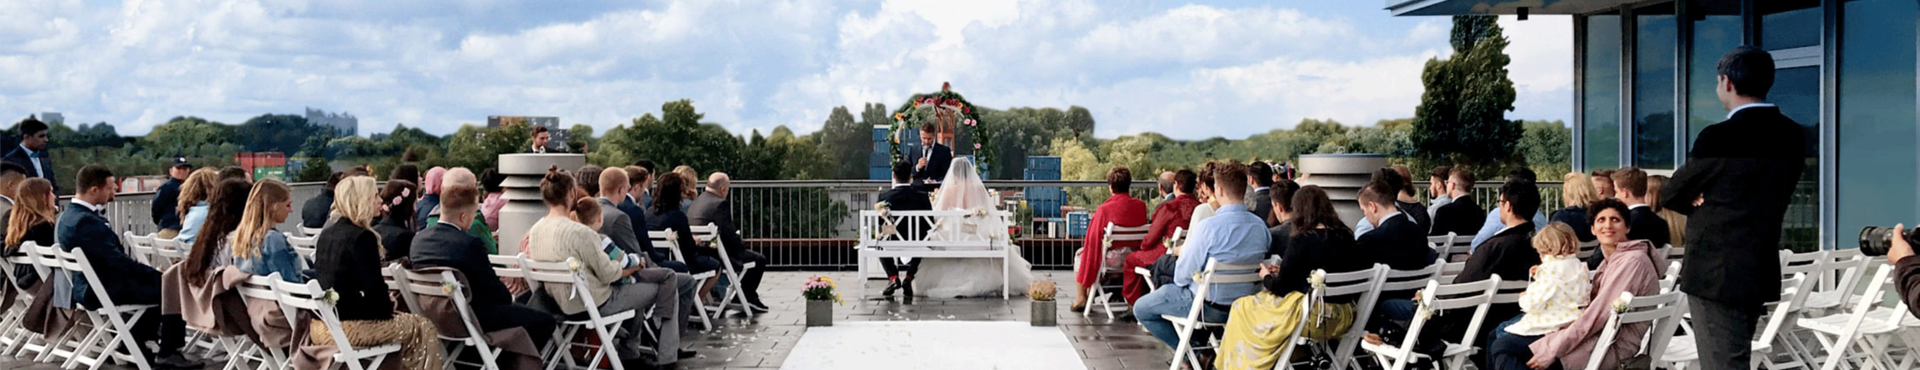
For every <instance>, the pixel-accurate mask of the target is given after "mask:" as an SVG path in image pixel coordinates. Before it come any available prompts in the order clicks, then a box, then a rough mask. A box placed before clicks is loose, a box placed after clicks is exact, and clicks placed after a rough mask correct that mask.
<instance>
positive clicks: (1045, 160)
mask: <svg viewBox="0 0 1920 370" xmlns="http://www.w3.org/2000/svg"><path fill="white" fill-rule="evenodd" d="M1027 170H1028V171H1034V170H1039V171H1052V172H1056V173H1057V172H1060V157H1046V156H1030V157H1027Z"/></svg>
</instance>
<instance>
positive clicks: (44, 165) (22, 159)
mask: <svg viewBox="0 0 1920 370" xmlns="http://www.w3.org/2000/svg"><path fill="white" fill-rule="evenodd" d="M48 149H52V148H48ZM6 161H8V162H13V164H17V165H20V167H25V168H26V169H27V177H38V178H43V179H47V183H48V184H50V185H53V193H54V194H60V181H59V180H54V179H53V178H55V177H58V176H54V175H53V173H52V172H53V160H52V159H48V158H47V151H46V150H41V151H38V152H35V153H33V156H32V158H28V156H27V151H26V148H25V147H20V146H15V147H14V148H13V150H9V151H7V157H6ZM34 162H40V170H41V171H46V173H34V169H33V163H34Z"/></svg>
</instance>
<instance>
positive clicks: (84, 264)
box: [52, 245, 118, 307]
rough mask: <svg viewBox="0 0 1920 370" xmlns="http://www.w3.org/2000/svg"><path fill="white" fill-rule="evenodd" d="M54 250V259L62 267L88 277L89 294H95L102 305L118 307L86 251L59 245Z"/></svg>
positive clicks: (95, 297)
mask: <svg viewBox="0 0 1920 370" xmlns="http://www.w3.org/2000/svg"><path fill="white" fill-rule="evenodd" d="M52 250H53V255H54V261H56V262H57V263H58V264H59V265H60V268H61V269H64V270H67V271H68V272H77V273H80V276H81V278H82V279H87V285H88V287H87V290H88V291H89V292H88V293H87V294H90V295H93V296H94V299H95V300H98V301H99V302H100V307H118V305H116V304H114V303H113V297H110V296H108V295H107V285H106V283H104V281H103V280H100V274H99V273H98V272H95V271H94V270H93V264H92V263H91V262H89V261H87V253H86V251H84V250H78V249H77V248H76V250H64V249H60V248H57V245H56V248H52Z"/></svg>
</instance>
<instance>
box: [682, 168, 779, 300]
mask: <svg viewBox="0 0 1920 370" xmlns="http://www.w3.org/2000/svg"><path fill="white" fill-rule="evenodd" d="M732 185H733V180H732V179H731V178H729V177H727V174H726V173H724V172H714V173H713V175H712V176H708V177H707V190H706V191H703V192H700V196H699V198H698V199H694V200H693V204H692V205H689V206H688V207H687V218H688V220H689V221H690V222H688V223H691V224H693V225H696V226H698V225H706V224H713V226H714V227H717V228H719V230H716V231H717V232H719V233H720V243H721V244H722V245H724V246H725V247H726V252H727V257H728V258H729V259H731V260H732V262H733V268H734V269H736V270H737V269H740V268H743V267H745V266H744V265H745V264H746V263H749V262H752V263H755V264H756V265H757V266H756V267H754V268H751V269H747V270H746V271H741V275H742V276H741V277H740V288H741V291H743V292H746V294H747V304H748V305H750V306H752V307H751V308H752V309H753V310H754V311H755V312H766V310H767V305H766V304H762V303H760V293H759V292H757V290H759V288H760V275H761V273H762V272H763V271H764V270H766V269H767V256H765V255H761V254H760V253H758V252H754V251H750V250H747V244H746V242H745V241H743V240H741V239H740V224H738V223H735V222H734V221H733V213H732V211H731V209H733V207H732V206H733V204H732V202H731V201H729V200H728V198H727V196H728V195H730V194H732V191H733V186H732Z"/></svg>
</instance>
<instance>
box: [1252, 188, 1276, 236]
mask: <svg viewBox="0 0 1920 370" xmlns="http://www.w3.org/2000/svg"><path fill="white" fill-rule="evenodd" d="M1272 193H1273V189H1259V190H1254V191H1250V192H1247V211H1248V212H1253V216H1254V217H1259V218H1260V220H1261V221H1267V227H1273V225H1274V223H1273V222H1272V221H1273V195H1272Z"/></svg>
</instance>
